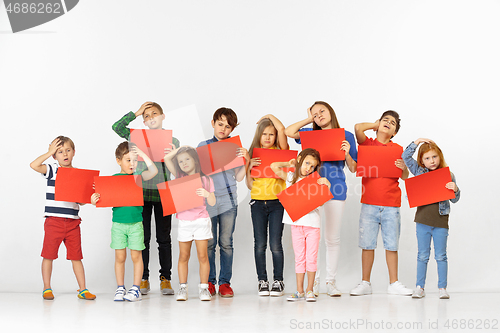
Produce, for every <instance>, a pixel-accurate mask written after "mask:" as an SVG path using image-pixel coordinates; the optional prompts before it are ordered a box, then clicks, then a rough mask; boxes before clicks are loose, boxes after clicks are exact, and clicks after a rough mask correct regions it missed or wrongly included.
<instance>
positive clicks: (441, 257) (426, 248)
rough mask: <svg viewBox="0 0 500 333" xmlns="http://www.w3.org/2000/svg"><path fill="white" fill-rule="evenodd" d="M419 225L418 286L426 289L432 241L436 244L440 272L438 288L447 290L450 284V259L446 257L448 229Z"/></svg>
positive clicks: (435, 252)
mask: <svg viewBox="0 0 500 333" xmlns="http://www.w3.org/2000/svg"><path fill="white" fill-rule="evenodd" d="M416 225H417V243H418V256H417V283H416V285H417V286H420V287H422V288H423V287H425V277H426V275H427V263H428V262H429V256H430V253H431V239H433V243H434V254H435V259H436V263H437V270H438V288H446V285H447V284H448V257H447V256H446V244H447V242H448V229H446V228H436V227H431V226H428V225H425V224H421V223H416Z"/></svg>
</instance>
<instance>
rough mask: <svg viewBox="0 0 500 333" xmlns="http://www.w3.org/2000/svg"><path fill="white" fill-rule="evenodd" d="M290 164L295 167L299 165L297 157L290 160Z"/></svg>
mask: <svg viewBox="0 0 500 333" xmlns="http://www.w3.org/2000/svg"><path fill="white" fill-rule="evenodd" d="M288 164H289V165H290V168H294V167H295V166H296V165H297V160H296V159H295V158H292V159H291V160H290V161H288Z"/></svg>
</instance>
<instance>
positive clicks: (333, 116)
mask: <svg viewBox="0 0 500 333" xmlns="http://www.w3.org/2000/svg"><path fill="white" fill-rule="evenodd" d="M317 104H320V105H323V106H324V107H326V108H327V109H328V111H330V118H331V124H332V128H340V124H339V121H338V120H337V115H336V114H335V111H334V110H333V108H332V107H331V106H330V104H328V103H327V102H322V101H316V102H314V104H313V105H311V109H312V108H313V106H315V105H317ZM320 129H321V127H319V126H318V125H316V123H315V122H314V121H313V130H320Z"/></svg>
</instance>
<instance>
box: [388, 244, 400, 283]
mask: <svg viewBox="0 0 500 333" xmlns="http://www.w3.org/2000/svg"><path fill="white" fill-rule="evenodd" d="M385 260H386V261H387V269H388V270H389V281H390V283H394V282H396V281H397V280H398V251H385Z"/></svg>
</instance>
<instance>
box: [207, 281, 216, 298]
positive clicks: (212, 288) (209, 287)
mask: <svg viewBox="0 0 500 333" xmlns="http://www.w3.org/2000/svg"><path fill="white" fill-rule="evenodd" d="M208 291H209V292H210V295H212V296H214V295H215V286H214V284H213V283H212V282H209V283H208Z"/></svg>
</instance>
